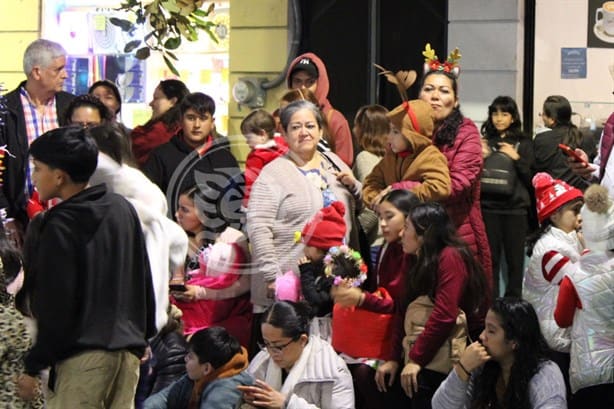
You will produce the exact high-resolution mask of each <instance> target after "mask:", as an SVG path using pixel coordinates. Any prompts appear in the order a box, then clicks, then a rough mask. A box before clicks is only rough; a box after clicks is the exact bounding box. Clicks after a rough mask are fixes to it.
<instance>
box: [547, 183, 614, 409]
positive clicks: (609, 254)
mask: <svg viewBox="0 0 614 409" xmlns="http://www.w3.org/2000/svg"><path fill="white" fill-rule="evenodd" d="M584 200H585V204H584V206H583V207H582V211H581V215H582V233H583V235H584V240H585V242H586V247H587V249H588V251H587V252H586V254H584V255H582V257H580V261H579V262H578V263H576V265H575V269H574V271H572V272H571V273H570V274H567V275H566V276H565V277H564V278H563V281H562V282H561V285H560V290H559V294H558V300H557V303H556V308H555V310H554V319H555V320H556V323H557V324H558V325H559V326H560V327H561V328H567V327H570V326H571V364H570V366H569V378H570V383H571V391H572V392H573V394H574V395H573V397H572V399H571V402H570V406H569V407H570V408H574V407H586V408H593V407H594V408H611V407H614V203H613V202H612V199H610V198H609V197H608V191H607V189H606V188H605V187H603V186H599V185H592V186H590V187H589V188H588V189H586V192H584Z"/></svg>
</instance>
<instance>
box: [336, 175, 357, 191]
mask: <svg viewBox="0 0 614 409" xmlns="http://www.w3.org/2000/svg"><path fill="white" fill-rule="evenodd" d="M335 176H336V177H337V180H338V181H339V182H341V183H342V184H343V185H344V186H345V187H347V188H348V189H350V190H354V188H355V187H356V178H355V177H354V174H353V173H352V171H350V170H344V171H342V172H337V173H336V174H335Z"/></svg>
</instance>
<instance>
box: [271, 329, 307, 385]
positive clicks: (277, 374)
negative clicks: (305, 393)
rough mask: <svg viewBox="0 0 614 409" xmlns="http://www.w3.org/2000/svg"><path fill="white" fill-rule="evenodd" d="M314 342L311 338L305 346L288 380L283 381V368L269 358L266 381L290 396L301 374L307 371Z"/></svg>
mask: <svg viewBox="0 0 614 409" xmlns="http://www.w3.org/2000/svg"><path fill="white" fill-rule="evenodd" d="M312 345H313V342H312V341H311V339H310V340H309V342H308V343H307V345H305V347H304V348H303V352H302V353H301V356H300V358H299V359H298V360H297V361H296V362H295V363H294V365H293V366H292V368H291V369H290V372H289V373H288V376H287V377H286V381H285V382H284V383H283V385H282V383H281V368H280V367H279V366H277V365H276V364H275V362H273V360H272V359H271V360H269V364H268V366H267V369H266V375H265V382H266V383H267V384H269V385H270V386H271V387H272V388H273V389H275V390H278V391H280V392H281V393H282V394H284V395H286V396H288V395H290V393H292V391H293V390H294V386H295V385H296V383H297V382H298V380H299V378H300V377H301V375H303V372H304V371H305V367H306V366H307V362H309V356H310V355H311V348H312Z"/></svg>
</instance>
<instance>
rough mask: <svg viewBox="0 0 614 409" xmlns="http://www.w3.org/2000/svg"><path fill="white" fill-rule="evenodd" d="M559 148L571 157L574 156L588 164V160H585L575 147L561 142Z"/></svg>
mask: <svg viewBox="0 0 614 409" xmlns="http://www.w3.org/2000/svg"><path fill="white" fill-rule="evenodd" d="M559 149H560V150H562V151H563V153H564V154H565V155H567V156H569V157H570V158H572V159H573V160H574V161H576V162H581V163H583V164H584V166H588V162H587V161H585V160H584V159H582V158H581V157H580V155H578V154H577V153H576V152H575V151H574V150H573V149H571V148H570V147H569V146H567V145H565V144H562V143H559Z"/></svg>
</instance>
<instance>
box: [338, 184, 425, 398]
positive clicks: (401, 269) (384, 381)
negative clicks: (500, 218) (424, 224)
mask: <svg viewBox="0 0 614 409" xmlns="http://www.w3.org/2000/svg"><path fill="white" fill-rule="evenodd" d="M417 203H419V200H418V198H417V197H416V196H415V195H414V194H413V193H411V192H409V191H407V190H403V189H399V190H393V191H391V192H389V193H388V194H387V195H386V196H384V198H383V200H382V202H381V203H380V204H379V206H378V207H377V209H378V215H379V224H380V228H381V231H382V236H383V237H384V245H383V246H382V248H381V250H380V253H379V255H378V257H377V265H376V269H375V270H374V271H375V272H376V273H375V274H369V276H368V277H367V281H366V282H365V285H364V286H363V288H365V291H363V290H361V289H360V288H344V287H339V288H337V289H336V292H335V294H334V299H335V303H338V304H340V305H345V306H358V307H359V308H361V309H365V310H368V311H372V312H375V313H380V314H393V327H392V328H393V329H392V339H391V340H390V342H389V344H390V345H391V346H392V348H391V349H389V350H388V351H387V352H388V353H387V355H386V356H382V357H353V358H354V359H352V357H348V356H343V357H344V359H345V360H346V362H347V363H348V367H349V368H350V371H351V372H352V377H353V379H354V391H355V394H356V408H359V409H360V408H375V407H380V406H381V407H389V408H397V407H404V406H403V405H405V407H406V405H407V400H406V397H405V394H403V392H402V391H401V387H400V384H399V382H398V377H397V376H396V375H397V373H398V369H399V362H400V361H402V359H401V358H402V357H401V355H402V351H401V349H402V348H401V339H402V338H403V315H404V312H405V311H404V306H405V301H404V299H405V297H404V295H405V288H406V286H407V283H406V279H407V271H409V268H410V267H411V264H412V259H413V257H412V256H411V255H408V254H405V253H404V252H403V244H402V242H401V238H402V235H403V226H404V223H405V218H406V217H407V215H408V214H409V211H410V209H411V207H412V206H413V205H415V204H417ZM378 287H382V288H384V289H385V290H386V291H387V292H388V294H389V295H390V298H382V297H379V296H378V295H377V293H375V291H376V289H377V288H378ZM395 381H396V382H395Z"/></svg>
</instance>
